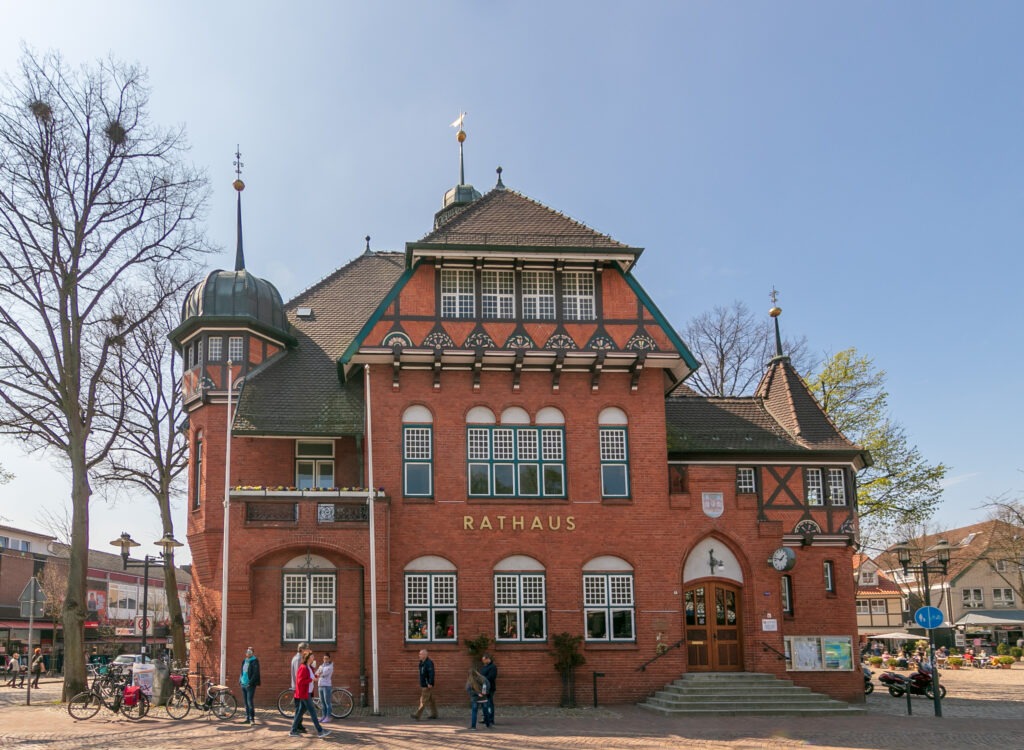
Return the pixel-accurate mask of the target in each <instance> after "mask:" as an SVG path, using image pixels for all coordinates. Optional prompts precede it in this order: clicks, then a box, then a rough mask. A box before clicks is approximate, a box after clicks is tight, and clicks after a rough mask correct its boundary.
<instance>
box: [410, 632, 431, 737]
mask: <svg viewBox="0 0 1024 750" xmlns="http://www.w3.org/2000/svg"><path fill="white" fill-rule="evenodd" d="M427 707H429V708H430V714H429V715H428V716H427V718H428V719H436V718H437V704H436V703H434V662H432V661H431V660H430V657H429V656H427V650H426V649H423V650H422V651H420V705H419V708H417V709H416V713H414V714H412V718H414V719H416V721H419V720H420V716H421V715H422V714H423V709H424V708H427Z"/></svg>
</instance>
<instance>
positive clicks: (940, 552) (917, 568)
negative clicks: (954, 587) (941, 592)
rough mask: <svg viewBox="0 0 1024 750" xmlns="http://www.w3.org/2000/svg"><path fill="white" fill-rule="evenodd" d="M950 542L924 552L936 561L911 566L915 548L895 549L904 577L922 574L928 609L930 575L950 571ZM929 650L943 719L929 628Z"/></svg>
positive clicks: (934, 693) (938, 713)
mask: <svg viewBox="0 0 1024 750" xmlns="http://www.w3.org/2000/svg"><path fill="white" fill-rule="evenodd" d="M950 549H951V548H950V546H949V542H947V541H946V540H945V539H940V540H939V541H938V542H937V543H936V544H935V546H933V547H929V548H928V549H926V550H924V551H925V552H926V553H927V552H932V553H934V554H935V557H934V559H933V560H932V561H931V562H929V561H928V559H927V558H926V557H922V559H921V561H920V562H919V563H917V564H916V565H911V564H910V557H911V553H912V552H913V548H912V547H911V546H910V543H909V542H901V543H900V544H897V545H896V546H895V547H893V550H894V551H895V552H896V557H897V559H898V560H899V561H900V565H901V566H902V567H903V575H904V576H906V575H908V574H910V573H911V572H914V573H918V572H919V573H920V574H921V584H922V585H923V586H924V605H925V606H926V607H930V606H932V591H931V585H930V584H929V582H928V574H929V573H930V572H933V573H939V574H940V575H943V576H944V575H946V573H947V571H948V569H949V551H950ZM928 649H929V651H931V664H932V701H933V702H934V704H935V715H936V716H937V717H939V718H941V717H942V698H941V697H940V696H939V669H938V667H937V666H936V664H935V640H934V638H933V637H932V628H928Z"/></svg>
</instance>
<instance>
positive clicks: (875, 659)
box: [868, 656, 882, 667]
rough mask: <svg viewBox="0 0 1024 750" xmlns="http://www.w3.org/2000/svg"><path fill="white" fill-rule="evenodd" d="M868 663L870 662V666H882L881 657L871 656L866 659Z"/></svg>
mask: <svg viewBox="0 0 1024 750" xmlns="http://www.w3.org/2000/svg"><path fill="white" fill-rule="evenodd" d="M868 664H870V665H871V666H872V667H880V666H882V657H881V656H872V657H870V658H869V659H868Z"/></svg>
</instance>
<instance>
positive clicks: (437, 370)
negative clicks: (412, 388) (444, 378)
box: [434, 349, 441, 391]
mask: <svg viewBox="0 0 1024 750" xmlns="http://www.w3.org/2000/svg"><path fill="white" fill-rule="evenodd" d="M434 390H435V391H439V390H441V350H440V349H438V350H437V351H435V352H434Z"/></svg>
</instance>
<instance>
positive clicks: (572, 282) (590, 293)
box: [562, 271, 597, 320]
mask: <svg viewBox="0 0 1024 750" xmlns="http://www.w3.org/2000/svg"><path fill="white" fill-rule="evenodd" d="M562 312H563V315H564V316H565V319H566V320H593V319H594V318H596V317H597V308H596V307H595V305H594V273H593V272H592V271H566V272H564V273H563V274H562Z"/></svg>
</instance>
